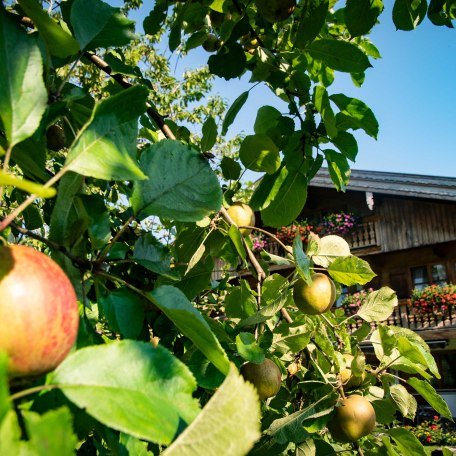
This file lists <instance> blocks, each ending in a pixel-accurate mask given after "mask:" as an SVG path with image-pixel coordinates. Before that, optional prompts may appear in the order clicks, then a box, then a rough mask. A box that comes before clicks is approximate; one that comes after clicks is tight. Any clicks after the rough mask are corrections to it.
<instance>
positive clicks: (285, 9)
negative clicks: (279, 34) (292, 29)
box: [255, 0, 296, 23]
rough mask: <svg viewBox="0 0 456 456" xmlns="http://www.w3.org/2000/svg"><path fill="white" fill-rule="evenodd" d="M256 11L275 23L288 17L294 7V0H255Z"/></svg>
mask: <svg viewBox="0 0 456 456" xmlns="http://www.w3.org/2000/svg"><path fill="white" fill-rule="evenodd" d="M255 3H256V6H257V10H258V13H259V14H261V16H263V17H264V18H265V19H266V20H267V21H269V22H272V23H275V22H281V21H284V20H285V19H288V18H289V17H290V16H291V15H292V13H293V11H294V10H295V8H296V0H256V1H255Z"/></svg>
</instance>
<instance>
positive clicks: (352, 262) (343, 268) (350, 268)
mask: <svg viewBox="0 0 456 456" xmlns="http://www.w3.org/2000/svg"><path fill="white" fill-rule="evenodd" d="M328 272H329V275H330V276H331V277H332V278H333V279H334V280H335V281H336V282H339V283H342V284H343V285H347V286H349V287H350V286H352V285H365V284H366V283H368V282H370V281H371V280H372V279H373V278H374V277H375V276H376V274H375V273H374V272H373V271H372V269H371V267H370V266H369V263H368V262H367V261H365V260H362V259H361V258H358V257H356V256H353V255H350V256H348V257H342V258H337V259H336V260H334V261H333V262H332V263H331V264H330V265H329V267H328ZM391 291H392V290H391ZM379 299H380V298H379ZM381 299H384V297H383V294H382V297H381ZM396 305H397V302H396Z"/></svg>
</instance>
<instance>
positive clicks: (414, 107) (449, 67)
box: [110, 1, 456, 177]
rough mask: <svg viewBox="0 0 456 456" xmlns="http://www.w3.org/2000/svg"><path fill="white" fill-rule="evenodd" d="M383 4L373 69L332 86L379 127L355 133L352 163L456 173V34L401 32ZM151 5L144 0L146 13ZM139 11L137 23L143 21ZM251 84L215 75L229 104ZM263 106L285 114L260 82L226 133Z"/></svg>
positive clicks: (423, 29)
mask: <svg viewBox="0 0 456 456" xmlns="http://www.w3.org/2000/svg"><path fill="white" fill-rule="evenodd" d="M110 3H112V4H115V3H118V2H116V1H112V2H110ZM385 3H387V4H388V5H387V6H386V9H385V11H384V12H383V14H382V15H381V16H380V24H379V25H377V26H376V27H374V30H373V33H372V35H371V39H372V41H373V42H374V44H375V45H376V46H377V47H378V48H379V50H380V53H381V55H382V59H380V60H371V63H372V65H373V68H371V69H369V70H367V72H366V79H365V82H364V84H363V86H362V87H361V88H357V87H355V86H354V85H353V84H352V82H351V80H350V77H349V76H348V75H345V74H342V73H337V74H336V81H335V83H334V84H333V86H331V87H330V88H329V89H328V91H329V92H330V93H339V92H342V93H345V94H346V95H349V96H352V97H356V98H359V99H361V100H362V101H364V102H365V103H366V104H367V105H368V106H369V107H370V108H371V109H372V110H373V111H374V114H375V115H376V117H377V120H378V121H379V124H380V133H379V137H378V140H377V141H375V140H373V139H371V138H370V137H368V136H367V135H365V134H364V133H362V132H359V133H356V136H357V139H358V143H359V154H358V158H357V161H356V163H355V164H354V165H353V168H357V169H368V170H377V171H393V172H405V173H416V174H429V175H438V176H448V177H456V142H455V140H456V31H455V30H454V29H448V28H446V27H436V26H434V25H432V24H431V23H430V22H429V20H427V19H425V21H424V22H423V23H422V24H421V25H420V26H419V27H418V28H417V29H416V30H414V31H411V32H403V31H396V30H395V27H394V24H393V21H392V18H391V8H392V3H393V2H392V1H387V2H385ZM149 8H152V6H151V3H149V2H147V9H146V11H147V12H148V11H150V9H149ZM135 16H136V17H133V18H134V19H136V20H138V22H139V23H138V26H139V27H140V23H141V22H142V18H140V17H138V15H135ZM208 56H209V54H207V53H205V52H204V51H200V50H195V51H191V52H190V54H189V56H188V57H186V58H185V59H179V60H177V63H176V65H175V66H173V68H175V70H176V75H177V76H180V75H182V73H183V72H184V71H185V70H186V69H188V68H190V67H194V66H199V65H203V64H205V63H206V61H207V58H208ZM249 87H250V84H249V83H248V77H243V78H241V80H238V79H234V80H230V81H224V80H220V79H218V80H216V82H215V84H214V92H215V93H218V94H220V95H221V96H223V97H224V98H225V99H226V100H227V101H228V103H229V104H230V103H231V102H232V101H233V100H234V99H236V97H237V96H238V95H239V94H240V93H241V92H243V91H244V90H246V89H248V88H249ZM265 104H270V105H273V106H276V107H277V108H278V109H279V110H283V111H286V106H285V104H284V103H281V102H280V100H275V96H274V94H272V92H270V91H269V89H267V88H266V87H264V86H258V87H256V88H255V89H253V90H252V92H251V93H250V97H249V100H248V102H247V104H246V105H245V106H244V107H243V109H242V111H241V112H240V113H239V115H238V118H237V119H236V121H235V123H234V124H233V125H232V127H231V128H230V131H229V134H234V133H239V132H244V133H246V134H250V133H252V131H253V123H254V120H255V115H256V111H257V109H258V108H259V107H261V106H263V105H265Z"/></svg>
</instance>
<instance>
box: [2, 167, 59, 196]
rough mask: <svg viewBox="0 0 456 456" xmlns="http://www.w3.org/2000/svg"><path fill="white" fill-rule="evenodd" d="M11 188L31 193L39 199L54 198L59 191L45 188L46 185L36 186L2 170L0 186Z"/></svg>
mask: <svg viewBox="0 0 456 456" xmlns="http://www.w3.org/2000/svg"><path fill="white" fill-rule="evenodd" d="M3 185H6V186H11V187H15V188H19V189H21V190H24V192H27V193H31V194H33V195H36V196H38V197H39V198H53V197H54V196H55V195H56V193H57V191H56V190H55V188H52V187H45V186H44V185H40V184H36V183H35V182H31V181H29V180H27V179H21V178H20V177H16V176H14V175H13V174H8V173H5V172H3V171H2V170H0V186H3Z"/></svg>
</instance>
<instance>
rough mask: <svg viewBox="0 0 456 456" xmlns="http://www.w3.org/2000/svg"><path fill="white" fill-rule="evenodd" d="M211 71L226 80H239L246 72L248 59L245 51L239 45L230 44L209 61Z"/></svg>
mask: <svg viewBox="0 0 456 456" xmlns="http://www.w3.org/2000/svg"><path fill="white" fill-rule="evenodd" d="M207 63H208V65H209V71H210V72H211V73H212V74H215V75H217V76H219V77H221V78H224V79H226V80H228V79H232V78H237V77H239V76H241V75H242V73H243V72H244V70H245V65H246V58H245V53H244V49H243V48H242V46H241V45H240V44H239V43H236V42H233V41H231V42H229V43H227V44H226V45H224V46H222V48H221V49H220V50H219V51H218V53H217V54H216V55H211V56H210V57H209V60H208V62H207Z"/></svg>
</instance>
